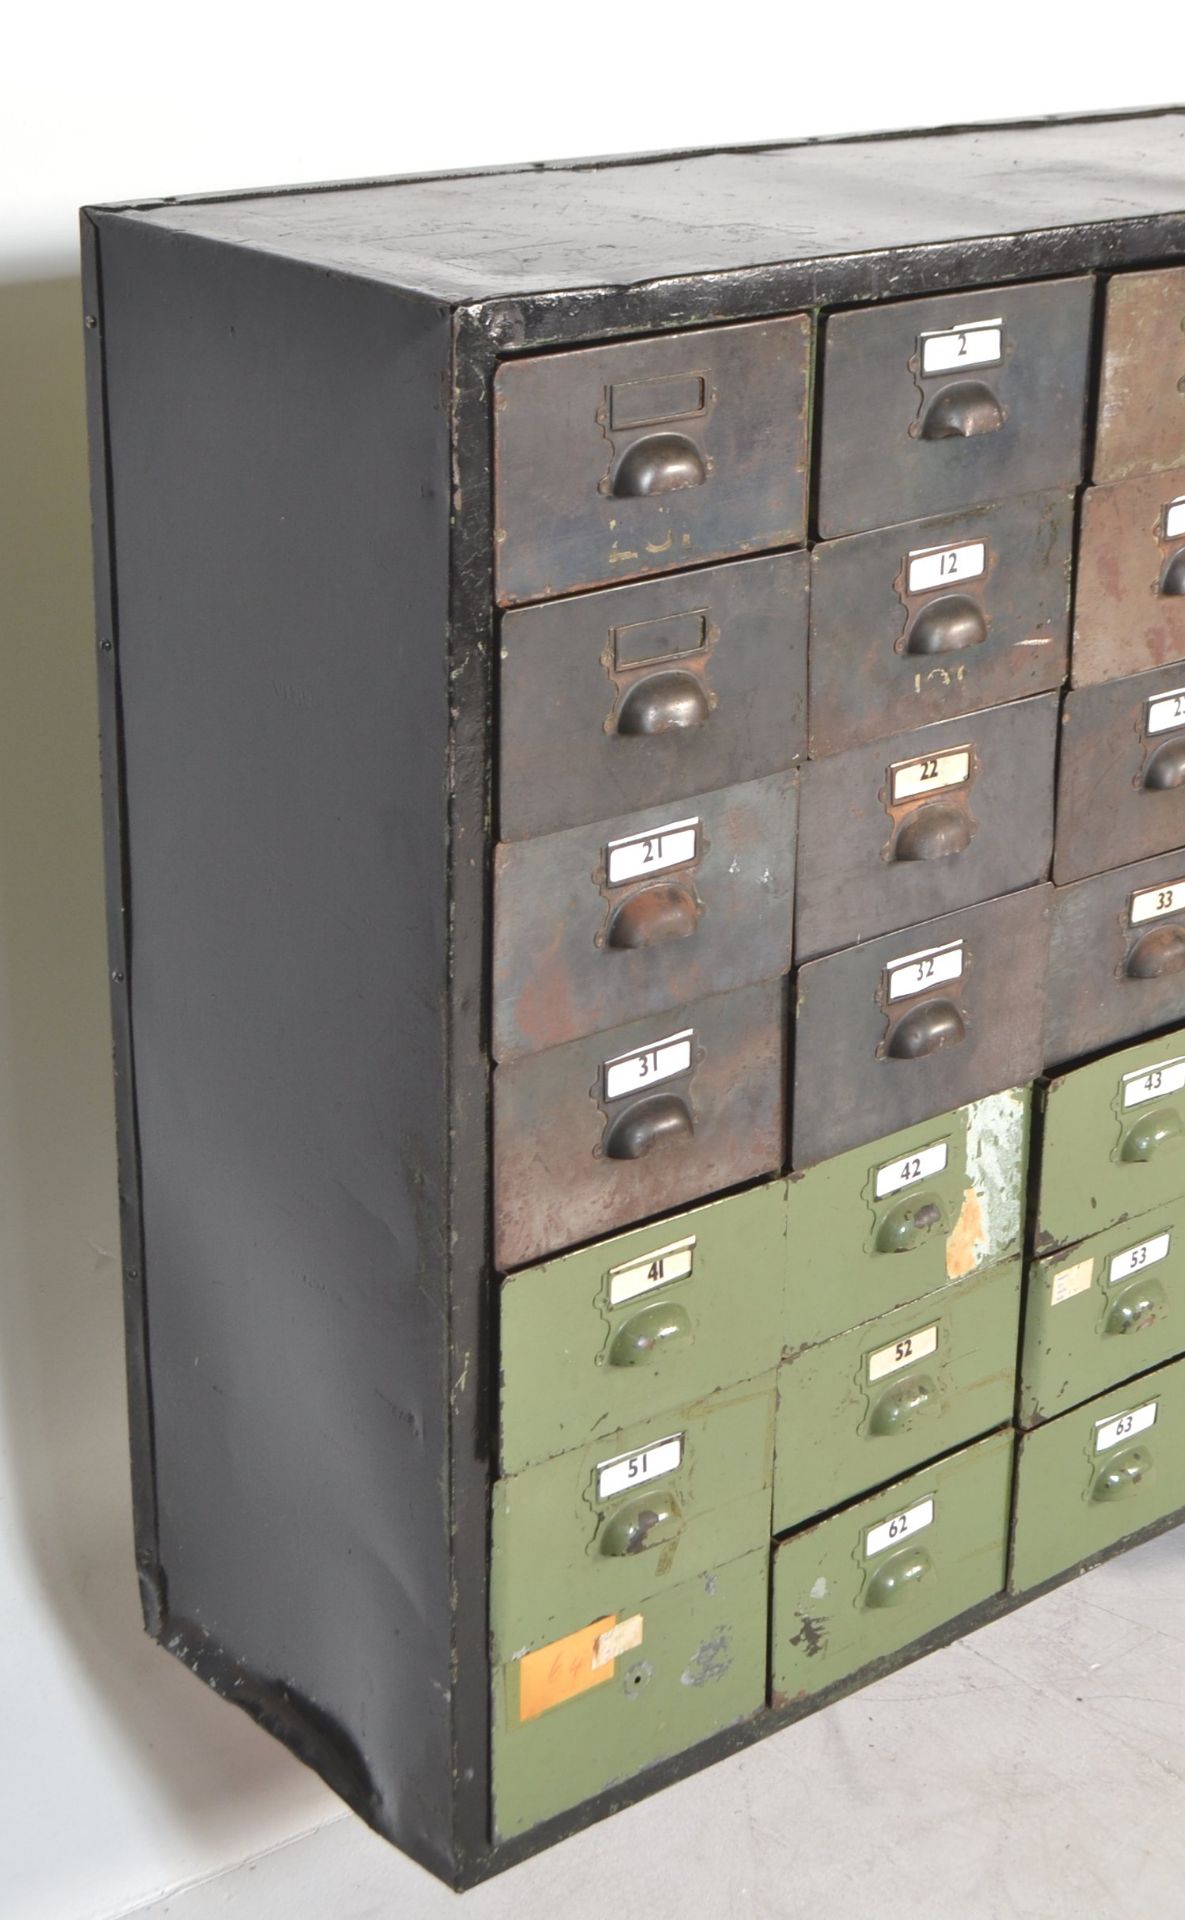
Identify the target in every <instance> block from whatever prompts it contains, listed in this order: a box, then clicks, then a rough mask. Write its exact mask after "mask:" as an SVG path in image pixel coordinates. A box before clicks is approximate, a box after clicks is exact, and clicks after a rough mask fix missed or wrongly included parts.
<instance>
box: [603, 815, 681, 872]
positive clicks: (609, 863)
mask: <svg viewBox="0 0 1185 1920" xmlns="http://www.w3.org/2000/svg"><path fill="white" fill-rule="evenodd" d="M698 854H699V821H698V820H676V821H675V822H674V824H673V825H672V826H669V827H659V828H657V829H656V831H655V832H654V833H633V834H631V835H630V837H629V839H628V840H610V842H609V846H608V850H607V856H606V861H605V868H606V873H607V876H608V881H609V885H610V886H611V887H617V886H620V885H621V883H622V882H623V881H624V880H639V879H643V878H644V877H645V876H646V875H647V874H650V873H665V872H666V870H667V868H668V867H683V866H686V865H687V863H688V862H689V861H691V860H694V859H696V858H697V856H698Z"/></svg>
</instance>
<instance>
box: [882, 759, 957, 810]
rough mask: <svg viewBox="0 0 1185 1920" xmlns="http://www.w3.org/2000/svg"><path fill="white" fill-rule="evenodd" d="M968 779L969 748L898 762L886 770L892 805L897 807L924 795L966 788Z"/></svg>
mask: <svg viewBox="0 0 1185 1920" xmlns="http://www.w3.org/2000/svg"><path fill="white" fill-rule="evenodd" d="M970 775H971V749H970V747H952V748H951V749H950V751H949V753H927V754H923V756H922V758H921V759H920V760H899V761H898V763H897V765H896V766H895V767H890V768H889V780H890V797H891V799H892V804H893V805H894V806H898V805H899V804H900V802H901V801H902V800H919V799H924V798H925V797H926V795H927V794H931V793H945V792H946V790H947V788H948V787H963V786H966V784H967V781H968V779H969V778H970Z"/></svg>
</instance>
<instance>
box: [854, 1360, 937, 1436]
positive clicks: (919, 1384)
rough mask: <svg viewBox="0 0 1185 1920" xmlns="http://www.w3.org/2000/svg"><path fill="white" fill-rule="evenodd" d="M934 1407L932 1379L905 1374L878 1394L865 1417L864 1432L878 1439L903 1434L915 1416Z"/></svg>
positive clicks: (935, 1394)
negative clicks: (866, 1423) (878, 1397)
mask: <svg viewBox="0 0 1185 1920" xmlns="http://www.w3.org/2000/svg"><path fill="white" fill-rule="evenodd" d="M937 1404H938V1389H937V1387H936V1386H935V1385H934V1382H933V1381H932V1380H930V1379H927V1378H926V1377H925V1376H924V1375H918V1374H914V1375H913V1376H910V1375H906V1377H905V1379H904V1380H898V1381H896V1382H895V1384H894V1385H893V1386H891V1387H890V1388H889V1389H888V1391H887V1392H886V1393H882V1395H881V1397H880V1399H879V1400H878V1401H877V1403H876V1405H875V1406H874V1407H873V1409H872V1412H871V1414H870V1415H869V1419H868V1431H869V1432H870V1433H875V1434H876V1435H877V1436H878V1437H879V1438H881V1439H884V1438H886V1437H887V1436H889V1435H892V1434H894V1433H904V1432H905V1429H906V1428H907V1427H908V1426H909V1425H910V1423H911V1421H913V1420H914V1419H915V1418H916V1416H917V1415H918V1414H919V1413H924V1412H925V1411H926V1408H927V1407H936V1406H937Z"/></svg>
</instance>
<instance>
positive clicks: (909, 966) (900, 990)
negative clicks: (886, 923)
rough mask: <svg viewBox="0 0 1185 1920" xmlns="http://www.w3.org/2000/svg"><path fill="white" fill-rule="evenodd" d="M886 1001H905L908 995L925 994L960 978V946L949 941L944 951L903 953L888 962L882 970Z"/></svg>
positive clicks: (961, 960) (934, 949) (959, 943)
mask: <svg viewBox="0 0 1185 1920" xmlns="http://www.w3.org/2000/svg"><path fill="white" fill-rule="evenodd" d="M885 974H886V976H887V979H888V983H889V986H888V997H889V1000H890V1001H893V1000H905V999H908V997H909V995H910V994H912V993H925V992H926V991H927V990H928V988H930V987H939V986H942V985H943V983H944V982H946V981H950V980H961V979H962V977H963V942H962V941H961V940H952V941H951V943H950V945H949V946H947V947H927V948H926V949H925V951H924V952H922V953H907V954H904V955H903V956H902V958H901V959H900V960H890V962H889V964H888V966H887V967H886V968H885Z"/></svg>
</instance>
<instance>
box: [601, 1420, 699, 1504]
mask: <svg viewBox="0 0 1185 1920" xmlns="http://www.w3.org/2000/svg"><path fill="white" fill-rule="evenodd" d="M682 1462H683V1435H682V1434H681V1433H672V1434H670V1435H669V1436H668V1438H667V1439H665V1440H656V1441H655V1442H654V1445H653V1446H652V1447H643V1448H642V1449H641V1450H640V1451H639V1452H638V1453H619V1454H617V1455H616V1457H615V1458H614V1459H612V1460H601V1461H599V1462H598V1464H597V1499H598V1500H609V1499H611V1498H612V1496H613V1495H614V1494H615V1493H627V1492H628V1491H629V1489H630V1488H631V1487H641V1486H644V1485H645V1483H646V1481H647V1480H657V1479H658V1478H659V1476H660V1475H661V1474H664V1473H674V1471H675V1469H676V1467H678V1466H681V1465H682Z"/></svg>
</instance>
